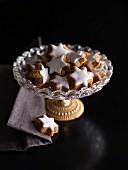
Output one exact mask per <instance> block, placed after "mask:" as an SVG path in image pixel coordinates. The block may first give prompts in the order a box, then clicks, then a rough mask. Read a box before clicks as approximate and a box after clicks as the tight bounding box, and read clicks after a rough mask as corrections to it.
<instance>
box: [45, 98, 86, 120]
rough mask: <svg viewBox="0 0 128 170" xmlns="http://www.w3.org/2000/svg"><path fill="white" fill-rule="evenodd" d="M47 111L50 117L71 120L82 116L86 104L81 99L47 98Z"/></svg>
mask: <svg viewBox="0 0 128 170" xmlns="http://www.w3.org/2000/svg"><path fill="white" fill-rule="evenodd" d="M46 111H47V115H48V116H49V117H53V118H54V119H55V120H58V121H69V120H73V119H76V118H78V117H80V116H81V115H82V114H83V112H84V105H83V103H82V102H81V101H80V100H79V99H72V100H52V99H46Z"/></svg>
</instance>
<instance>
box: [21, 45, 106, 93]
mask: <svg viewBox="0 0 128 170" xmlns="http://www.w3.org/2000/svg"><path fill="white" fill-rule="evenodd" d="M100 65H101V55H100V54H99V53H95V54H90V53H88V52H87V51H82V50H77V51H74V50H72V49H70V48H69V47H67V46H66V45H65V44H62V43H59V44H49V45H48V48H47V50H46V52H44V53H43V54H42V55H41V54H40V55H36V57H35V60H33V62H29V63H27V64H26V65H25V69H24V70H25V78H26V79H28V80H30V81H31V82H32V83H33V84H35V85H36V86H37V87H38V88H50V89H51V90H53V91H54V90H63V91H68V90H71V89H76V90H79V89H80V88H82V87H91V86H92V84H93V83H94V82H96V81H99V80H101V79H102V78H103V77H104V76H105V75H106V73H105V71H104V69H103V68H102V67H100ZM99 68H100V69H99Z"/></svg>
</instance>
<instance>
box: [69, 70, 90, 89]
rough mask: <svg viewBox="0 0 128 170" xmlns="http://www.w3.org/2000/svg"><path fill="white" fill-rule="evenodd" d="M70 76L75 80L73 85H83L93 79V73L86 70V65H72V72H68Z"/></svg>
mask: <svg viewBox="0 0 128 170" xmlns="http://www.w3.org/2000/svg"><path fill="white" fill-rule="evenodd" d="M70 77H72V78H73V79H74V80H75V85H76V86H77V85H80V84H82V85H84V86H86V87H87V86H88V81H89V80H92V79H93V73H92V72H89V71H87V68H86V67H83V68H81V69H79V68H78V67H74V72H73V73H72V74H70Z"/></svg>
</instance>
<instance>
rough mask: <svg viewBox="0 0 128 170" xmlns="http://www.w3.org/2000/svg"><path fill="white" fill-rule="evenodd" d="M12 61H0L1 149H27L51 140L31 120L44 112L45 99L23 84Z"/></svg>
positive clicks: (48, 142) (45, 143)
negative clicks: (9, 63) (1, 63)
mask: <svg viewBox="0 0 128 170" xmlns="http://www.w3.org/2000/svg"><path fill="white" fill-rule="evenodd" d="M19 88H20V86H19V85H18V83H17V82H16V81H15V80H14V77H13V73H12V66H11V65H0V151H25V150H26V149H28V148H30V147H34V146H44V145H47V144H50V143H51V142H52V140H51V137H49V136H47V135H43V134H40V133H39V132H38V131H37V130H36V128H35V126H34V124H33V123H32V120H33V119H34V118H35V117H38V116H40V115H43V114H45V113H46V112H45V103H44V99H43V98H41V97H39V96H36V95H35V94H34V93H32V92H29V91H27V90H26V89H23V88H20V89H19Z"/></svg>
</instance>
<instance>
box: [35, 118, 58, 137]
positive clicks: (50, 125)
mask: <svg viewBox="0 0 128 170" xmlns="http://www.w3.org/2000/svg"><path fill="white" fill-rule="evenodd" d="M34 124H35V126H36V128H37V129H38V131H39V132H40V133H43V134H46V135H49V136H54V134H55V133H58V132H59V126H58V124H57V123H55V122H54V118H49V117H47V116H46V115H44V116H41V117H38V118H36V119H35V120H34Z"/></svg>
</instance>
